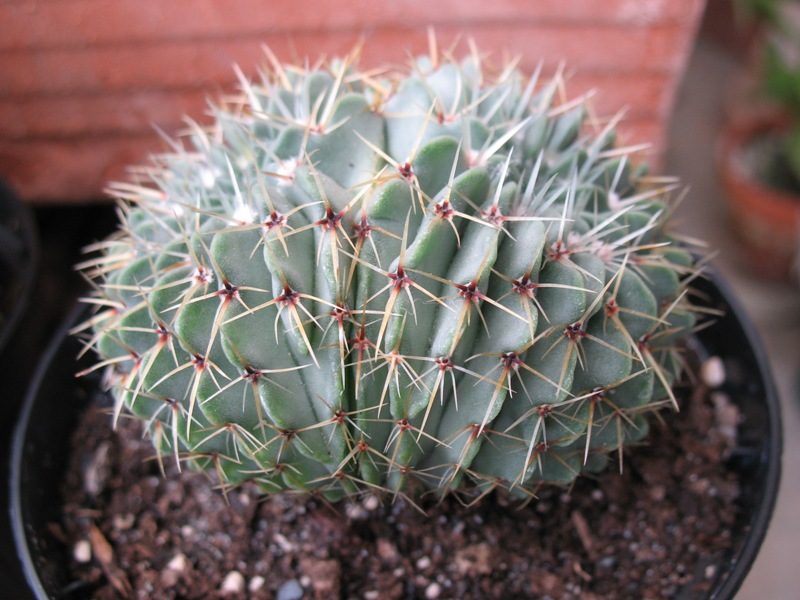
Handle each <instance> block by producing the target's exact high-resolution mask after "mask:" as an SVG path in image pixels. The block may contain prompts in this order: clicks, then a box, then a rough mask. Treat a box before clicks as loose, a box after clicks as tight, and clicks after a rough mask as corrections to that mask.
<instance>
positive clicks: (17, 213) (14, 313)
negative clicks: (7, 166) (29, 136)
mask: <svg viewBox="0 0 800 600" xmlns="http://www.w3.org/2000/svg"><path fill="white" fill-rule="evenodd" d="M37 259H38V244H37V240H36V227H35V226H34V223H33V217H32V216H31V213H30V210H29V209H28V207H27V206H25V205H24V204H23V203H22V202H21V201H20V200H19V198H18V197H17V195H16V194H15V193H14V190H12V189H11V187H10V186H9V185H8V184H7V183H5V182H4V181H3V180H2V179H0V352H2V351H3V350H4V349H5V347H6V345H7V343H8V341H9V339H10V338H11V336H12V335H13V334H14V331H15V330H16V327H17V325H18V324H19V321H20V319H21V317H22V314H23V313H24V312H25V309H26V307H27V305H28V302H29V298H30V293H31V290H32V289H33V283H34V280H35V278H36V266H37Z"/></svg>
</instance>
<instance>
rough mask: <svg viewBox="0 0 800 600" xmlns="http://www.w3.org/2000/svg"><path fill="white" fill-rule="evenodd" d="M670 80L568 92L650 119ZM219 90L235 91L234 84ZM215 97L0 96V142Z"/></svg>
mask: <svg viewBox="0 0 800 600" xmlns="http://www.w3.org/2000/svg"><path fill="white" fill-rule="evenodd" d="M671 81H672V79H671V78H669V77H667V76H665V75H662V74H654V75H644V76H637V75H631V74H628V75H620V76H617V77H615V78H614V79H613V81H610V80H609V78H608V77H607V76H604V75H603V74H597V73H594V74H582V73H577V74H575V76H574V77H572V78H570V80H569V81H568V84H567V90H568V93H569V94H570V96H578V95H580V94H583V93H586V92H588V91H590V90H594V94H593V98H592V106H593V107H594V109H595V110H596V112H597V113H598V114H601V115H610V114H614V113H616V112H618V111H619V110H622V109H626V114H627V115H628V117H629V118H635V117H655V116H657V114H662V113H663V111H661V110H656V109H657V108H658V107H659V105H660V104H659V103H660V102H661V99H662V97H663V96H664V95H665V94H664V92H665V88H666V87H667V86H668V85H669V83H670V82H671ZM220 87H223V88H225V89H226V90H235V89H236V88H237V84H236V82H235V81H230V82H226V83H225V84H223V85H221V86H220ZM218 97H219V94H218V93H217V92H215V91H213V90H212V91H209V90H206V89H199V90H195V89H176V90H160V89H150V90H148V89H143V90H134V91H132V92H112V93H106V94H88V95H85V94H84V95H77V94H74V95H67V96H61V95H58V96H35V97H31V98H27V99H25V100H24V101H20V100H18V99H2V98H0V140H2V139H6V140H13V139H25V138H28V139H64V138H68V137H86V136H103V135H113V134H119V133H122V132H125V133H132V134H135V135H139V134H147V133H149V132H151V131H152V128H153V125H156V126H158V127H160V128H161V129H162V130H164V131H166V132H172V131H174V130H175V129H177V128H179V127H182V124H183V120H182V117H183V116H184V115H189V116H190V117H192V118H193V119H195V120H196V121H200V122H202V121H204V120H205V116H206V114H207V113H208V112H209V111H208V101H209V100H212V101H213V100H216V99H217V98H218Z"/></svg>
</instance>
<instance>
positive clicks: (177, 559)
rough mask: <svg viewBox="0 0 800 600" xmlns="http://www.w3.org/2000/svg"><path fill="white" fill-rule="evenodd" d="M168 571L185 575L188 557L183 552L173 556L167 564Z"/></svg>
mask: <svg viewBox="0 0 800 600" xmlns="http://www.w3.org/2000/svg"><path fill="white" fill-rule="evenodd" d="M167 569H168V570H169V571H175V572H176V573H183V572H184V571H185V570H186V555H185V554H183V553H182V552H178V554H176V555H175V556H173V557H172V558H171V559H170V561H169V562H168V563H167Z"/></svg>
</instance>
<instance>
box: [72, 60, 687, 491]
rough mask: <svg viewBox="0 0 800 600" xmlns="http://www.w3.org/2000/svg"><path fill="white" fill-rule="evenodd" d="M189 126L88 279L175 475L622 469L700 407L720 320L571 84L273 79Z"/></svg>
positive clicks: (660, 201)
mask: <svg viewBox="0 0 800 600" xmlns="http://www.w3.org/2000/svg"><path fill="white" fill-rule="evenodd" d="M237 73H238V75H239V79H240V87H241V95H240V96H237V97H235V98H230V99H227V100H225V101H222V102H220V103H219V105H216V106H214V107H213V109H212V110H213V122H212V124H211V125H210V126H207V127H202V126H200V125H198V124H197V123H195V122H193V121H190V120H187V123H188V126H187V129H186V132H185V133H184V134H182V136H181V137H179V138H178V139H176V140H171V141H170V144H171V148H170V151H169V152H168V153H165V154H162V155H158V156H155V157H153V160H152V161H151V164H149V165H148V166H147V167H146V168H144V169H142V170H141V171H140V173H141V177H140V179H138V180H135V181H133V182H131V183H118V184H114V185H113V187H112V191H113V193H114V194H115V195H116V197H117V198H118V199H120V207H121V208H120V215H121V226H120V229H119V232H118V233H117V234H116V235H115V236H113V237H111V238H110V239H108V240H106V241H104V242H102V243H100V244H98V245H97V246H96V248H95V250H96V255H94V256H92V257H91V258H89V259H87V261H86V262H85V263H84V264H83V265H82V269H83V270H84V272H85V273H86V274H87V277H88V278H89V280H90V281H92V283H93V285H94V288H95V291H96V294H95V295H94V296H93V297H92V298H91V299H90V300H89V302H91V303H93V304H94V305H95V306H96V311H95V312H94V313H93V316H92V317H91V319H90V320H89V321H88V322H87V323H86V325H85V331H87V332H91V333H90V334H86V337H87V338H89V339H87V348H89V347H91V348H94V349H96V351H97V352H98V353H99V355H100V357H101V360H100V361H99V362H98V363H97V364H96V365H95V366H94V367H92V370H93V369H98V368H101V367H104V368H107V369H106V373H107V377H108V382H109V386H111V387H112V388H113V390H114V396H115V399H116V401H117V414H119V412H120V411H121V410H122V408H123V407H125V408H126V409H127V411H129V412H130V413H131V414H132V415H134V416H135V417H137V418H139V419H141V420H143V421H145V423H146V426H147V428H148V430H149V433H150V435H151V436H152V439H153V441H154V445H155V448H156V451H157V454H158V456H159V457H161V458H163V457H167V456H169V455H171V454H172V455H174V456H175V457H176V459H177V460H178V461H179V463H183V462H188V463H189V464H191V465H192V466H194V467H197V468H201V469H212V470H215V471H216V472H217V473H218V475H219V480H220V483H221V485H222V487H223V488H226V487H228V486H234V485H238V484H240V483H241V482H243V481H246V480H254V481H255V482H256V483H257V484H258V485H259V486H260V488H261V489H262V490H263V491H264V492H265V493H275V492H279V491H281V490H285V489H290V490H298V491H305V492H312V493H316V494H321V495H323V496H324V497H325V498H328V499H331V500H336V499H339V498H342V497H346V496H350V495H353V494H359V493H365V492H373V491H378V490H385V491H389V492H391V493H394V494H403V495H406V496H408V497H413V496H414V495H415V494H417V493H419V492H420V491H423V490H433V491H438V493H440V494H445V493H448V492H451V491H454V490H459V491H463V492H464V493H469V494H471V495H473V496H477V497H480V496H482V495H483V494H485V493H488V492H490V491H492V490H494V489H496V488H505V489H508V490H510V491H511V492H512V493H514V494H517V495H520V496H523V497H527V496H530V495H532V494H535V492H536V490H537V489H538V488H539V486H541V485H543V484H548V483H556V484H565V483H569V482H571V481H572V480H573V479H574V478H575V477H576V476H577V475H578V474H580V473H581V472H585V471H589V472H591V471H596V470H598V469H600V468H603V466H604V465H605V464H606V463H607V462H608V457H609V455H610V454H611V453H614V452H617V453H618V455H619V457H620V460H621V457H622V448H623V447H624V446H625V445H627V444H630V443H633V442H637V441H639V440H641V439H642V438H643V437H644V436H645V435H646V433H647V430H648V416H649V414H651V413H653V412H654V411H656V410H658V409H659V408H660V407H663V406H666V405H670V404H675V399H674V396H673V393H672V391H671V386H672V384H673V383H674V381H675V379H676V378H677V377H678V376H679V374H680V371H681V360H680V357H679V355H678V351H679V348H680V342H681V339H682V338H683V337H685V336H686V334H687V333H688V332H689V331H690V330H691V329H692V327H693V326H694V325H695V321H696V318H695V316H696V313H697V310H696V309H695V308H693V307H692V306H691V305H690V303H689V301H688V300H687V297H686V291H687V282H688V281H690V280H691V277H692V276H693V275H694V274H695V273H696V267H695V264H694V262H693V258H692V255H691V254H690V253H689V252H688V251H687V250H686V249H684V248H683V247H682V245H681V244H680V243H678V242H677V241H675V239H674V238H673V237H672V236H671V235H670V233H669V232H668V231H667V224H668V217H669V214H670V208H669V205H668V201H669V197H670V195H671V192H672V191H673V190H674V189H675V188H676V182H675V181H673V180H671V179H667V178H658V177H652V176H648V174H647V170H646V168H645V167H644V166H643V165H642V164H640V162H639V161H638V160H636V157H637V155H638V153H639V151H640V150H641V148H636V147H618V146H617V145H616V140H615V126H616V123H617V119H611V120H608V121H607V122H606V123H604V124H600V123H598V122H597V120H596V119H594V118H592V116H591V112H590V110H589V108H588V105H587V103H586V101H585V99H582V98H581V99H578V100H574V101H567V100H565V99H564V92H563V90H564V81H563V78H562V77H561V76H560V74H557V75H556V76H555V77H553V78H552V79H545V78H544V77H543V76H542V75H541V72H540V71H537V72H535V73H534V74H533V75H532V76H531V77H528V78H526V77H524V76H523V75H522V74H520V73H519V72H518V71H517V70H516V69H515V68H514V67H513V66H509V67H507V68H505V69H500V70H492V69H491V68H490V67H488V66H487V65H486V63H485V61H484V60H482V59H479V58H477V53H476V52H474V53H471V54H470V55H469V56H467V58H465V59H463V60H461V61H456V60H454V59H452V58H450V57H449V56H446V57H442V56H439V55H438V54H437V53H435V52H434V53H432V56H429V57H422V58H419V59H417V60H415V61H413V63H412V65H411V67H410V68H409V69H406V70H398V71H397V72H395V71H391V72H389V71H386V72H375V71H372V72H368V71H360V70H359V68H358V64H357V60H356V56H355V54H354V55H353V56H349V57H346V58H345V59H341V60H334V61H331V62H329V63H326V64H325V65H324V66H319V67H315V68H310V67H304V68H301V67H298V66H285V65H280V64H279V63H278V62H277V61H275V60H272V61H271V67H270V69H269V70H268V71H265V72H264V73H262V75H261V76H260V78H259V80H258V81H249V80H247V79H245V77H244V76H243V75H242V73H241V72H240V71H237Z"/></svg>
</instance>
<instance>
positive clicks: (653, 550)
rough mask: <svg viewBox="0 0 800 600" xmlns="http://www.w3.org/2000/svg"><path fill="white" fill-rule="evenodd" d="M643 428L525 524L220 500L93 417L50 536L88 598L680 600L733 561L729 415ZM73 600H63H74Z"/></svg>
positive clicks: (371, 506) (473, 512)
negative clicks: (621, 452) (634, 443)
mask: <svg viewBox="0 0 800 600" xmlns="http://www.w3.org/2000/svg"><path fill="white" fill-rule="evenodd" d="M682 403H683V404H684V406H683V407H682V409H681V412H680V413H665V414H663V419H662V420H660V421H656V422H655V423H654V424H653V427H652V432H651V435H650V436H649V437H648V443H647V445H644V446H641V447H638V448H635V449H633V450H631V451H628V452H626V453H625V457H624V471H623V473H622V474H621V475H620V474H619V472H618V470H617V469H613V468H612V469H609V470H608V471H607V472H605V473H603V474H601V475H600V476H598V477H595V478H591V479H590V478H588V477H584V478H582V479H581V480H579V481H578V482H577V483H576V484H575V485H574V487H573V488H572V489H570V490H563V489H555V488H553V489H547V490H544V491H543V492H541V493H540V494H539V498H538V500H535V501H533V502H530V503H529V504H527V505H526V506H524V507H519V506H517V505H515V504H514V503H513V502H512V501H510V500H509V499H507V498H505V497H503V496H500V495H492V496H490V497H487V498H485V499H484V500H483V501H482V502H481V503H480V504H478V505H477V507H473V508H466V507H464V506H462V505H461V504H460V503H458V502H457V501H456V500H455V499H448V500H446V501H444V502H443V503H441V504H439V503H436V502H433V501H432V502H431V503H429V504H423V506H424V509H425V510H426V511H427V515H422V514H421V513H420V512H419V511H418V510H417V509H416V508H414V507H413V506H410V505H409V504H408V503H405V502H402V501H398V502H395V503H392V502H391V501H390V500H391V499H387V500H386V501H385V502H383V503H381V502H378V501H377V499H376V498H375V497H366V498H361V499H359V500H357V501H352V502H350V503H342V504H338V505H335V506H329V505H326V504H325V503H323V502H321V501H319V500H316V499H309V498H300V497H297V496H288V495H284V496H279V497H272V498H267V499H265V498H261V497H259V495H258V493H257V491H256V490H255V489H254V488H251V487H243V488H240V489H236V490H232V491H228V492H227V496H226V495H224V494H223V493H222V492H221V491H220V490H219V489H218V488H215V486H214V483H213V478H210V477H208V476H206V475H204V474H200V473H195V472H190V471H187V470H183V471H182V472H181V473H180V474H177V473H176V468H175V466H174V464H171V463H170V462H169V461H166V462H165V465H166V467H167V471H168V473H167V477H163V476H162V475H161V473H160V471H159V468H158V463H157V461H155V460H153V450H152V447H151V446H150V444H149V442H147V441H142V440H141V433H140V429H139V426H138V425H137V424H136V423H133V422H125V421H124V420H123V422H122V423H121V424H120V427H119V428H118V431H117V432H116V433H112V432H111V431H110V428H109V416H108V415H107V414H106V412H104V411H103V410H102V409H99V408H96V407H95V408H93V409H91V410H89V411H88V412H87V413H86V415H85V418H84V420H83V422H82V424H81V427H80V428H79V430H78V431H77V432H76V434H75V438H74V440H75V447H76V450H75V452H74V455H73V458H72V467H71V470H70V472H69V474H68V478H67V482H66V486H65V492H66V505H65V508H64V513H63V514H64V516H63V522H62V523H60V524H58V525H54V531H55V532H56V533H57V535H58V537H60V538H61V540H62V542H63V543H64V544H66V545H67V547H68V548H69V551H70V553H71V555H72V557H73V559H72V561H71V563H72V564H71V571H72V577H74V579H75V583H74V584H73V585H72V586H71V587H72V589H73V590H74V591H75V592H77V597H87V598H89V597H91V598H119V597H131V598H148V599H149V598H154V599H162V598H163V599H166V598H221V597H225V598H231V599H235V600H238V599H239V598H278V599H279V600H298V599H300V598H325V599H327V598H343V599H344V598H365V599H376V600H377V599H380V600H384V599H392V598H424V599H436V598H442V599H444V598H458V599H462V598H463V599H467V598H476V599H478V598H479V599H489V598H503V599H507V598H559V599H571V598H580V599H582V600H592V599H596V598H615V599H617V598H618V599H624V598H635V599H637V600H641V599H649V598H672V597H681V598H691V597H695V596H696V595H699V596H702V595H703V593H704V592H705V591H706V590H707V589H708V588H709V586H710V585H711V583H712V582H713V580H714V579H715V577H716V576H717V575H718V574H719V572H720V570H721V569H722V568H723V566H724V565H725V564H726V563H727V562H729V561H728V560H727V559H725V554H726V550H727V549H729V547H730V546H731V543H732V542H731V535H730V530H731V527H732V525H733V523H734V520H735V518H736V513H737V509H736V505H735V500H736V498H737V496H738V493H739V487H738V484H737V480H736V475H735V473H733V472H731V471H730V469H728V468H727V467H726V465H725V458H726V455H727V453H728V452H729V451H730V449H731V447H732V444H733V443H734V441H733V440H732V439H731V438H730V436H729V433H730V432H731V431H732V430H734V429H735V427H734V426H733V423H735V420H736V418H737V415H736V411H735V407H733V406H732V405H730V404H727V402H726V400H725V398H724V397H723V396H721V395H720V394H716V395H715V394H713V393H709V391H708V390H707V389H703V388H696V389H695V390H694V392H692V394H691V395H689V394H686V397H685V398H684V399H683V400H682ZM73 597H74V596H73Z"/></svg>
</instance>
